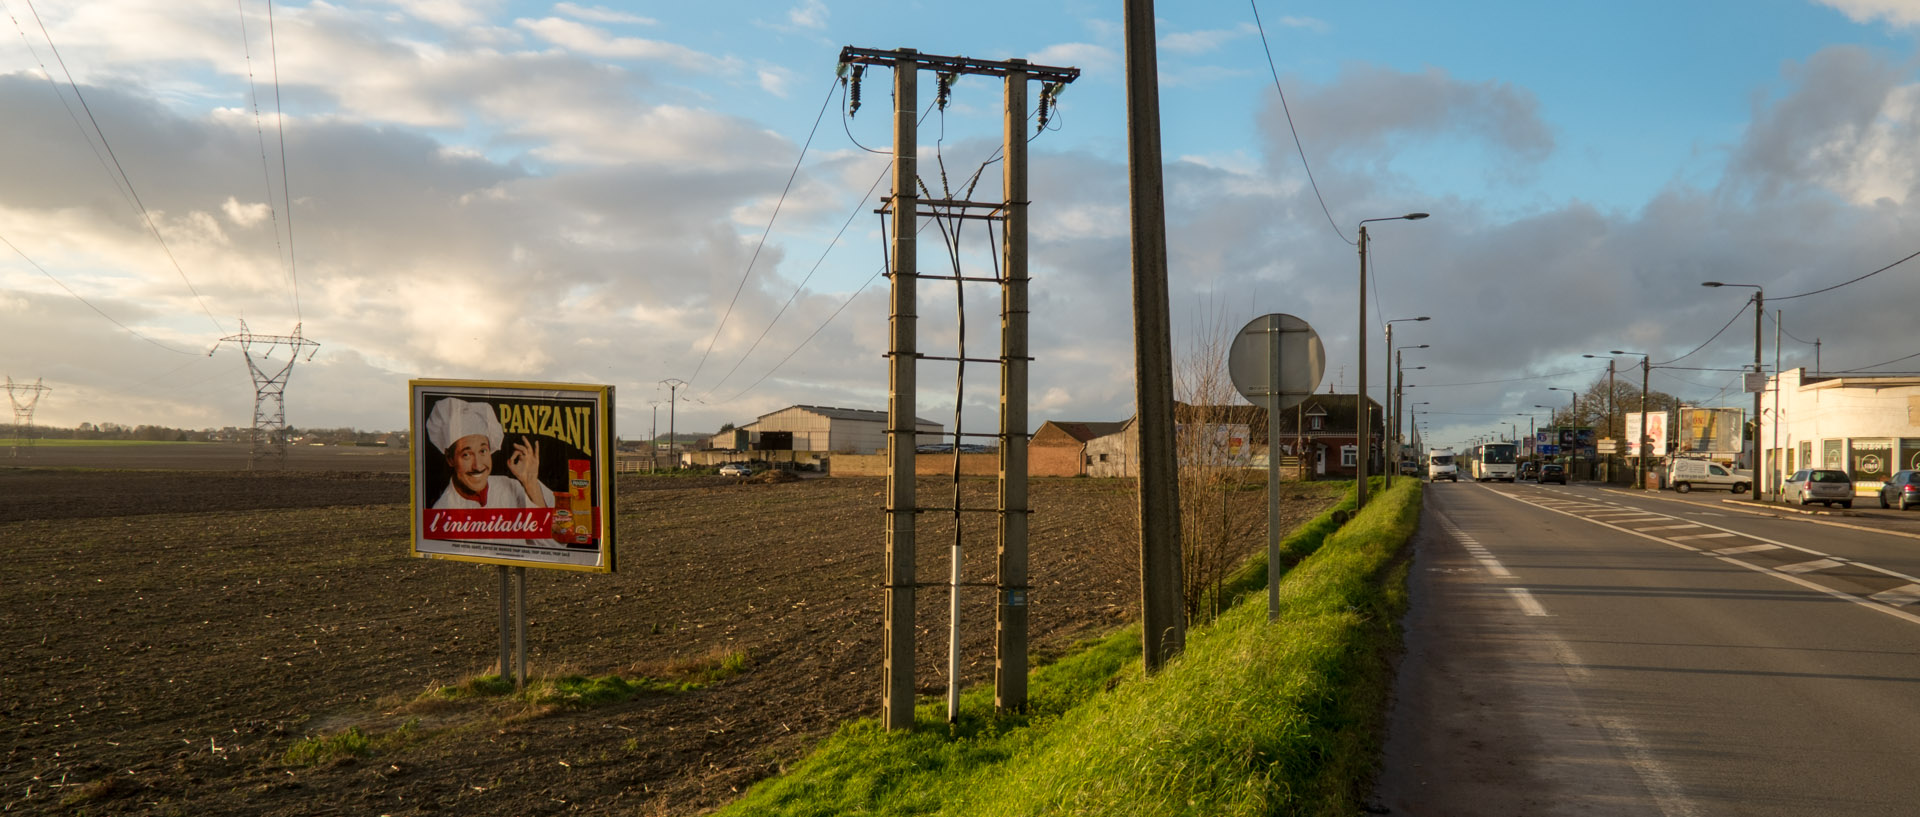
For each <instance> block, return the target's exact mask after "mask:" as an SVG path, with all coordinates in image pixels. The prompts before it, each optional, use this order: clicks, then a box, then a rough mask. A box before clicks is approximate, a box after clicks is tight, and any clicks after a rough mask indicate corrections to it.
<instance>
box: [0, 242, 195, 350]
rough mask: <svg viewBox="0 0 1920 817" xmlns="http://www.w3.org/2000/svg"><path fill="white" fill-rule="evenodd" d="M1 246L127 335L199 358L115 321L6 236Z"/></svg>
mask: <svg viewBox="0 0 1920 817" xmlns="http://www.w3.org/2000/svg"><path fill="white" fill-rule="evenodd" d="M0 244H5V245H7V249H10V250H13V251H14V253H15V254H18V255H19V256H20V257H21V258H22V259H25V260H26V262H27V263H28V264H31V265H32V266H33V268H34V269H37V270H39V271H40V274H41V275H45V276H47V280H49V281H52V282H54V283H55V284H58V285H59V286H60V288H61V289H64V290H66V291H67V294H68V295H72V296H73V297H74V300H77V301H79V302H81V303H83V304H86V305H87V308H88V309H91V310H93V311H94V312H97V313H99V314H100V317H102V318H106V319H107V320H108V321H110V322H112V323H113V325H114V326H118V327H120V328H121V329H125V330H127V334H130V335H132V336H134V337H136V338H139V339H141V340H144V341H146V342H148V343H151V344H153V345H155V346H158V347H160V348H162V349H165V350H167V351H169V352H173V353H174V354H180V355H193V356H195V357H198V356H199V353H198V352H187V351H183V350H180V349H175V348H173V347H171V346H168V345H166V344H164V343H161V342H160V341H157V340H154V339H153V338H150V337H147V336H146V335H142V334H140V333H139V332H136V331H134V329H133V327H131V326H128V325H126V324H124V323H121V322H120V321H119V320H117V319H115V318H114V317H113V316H112V315H109V314H107V313H106V312H105V311H104V310H102V309H101V308H100V307H97V306H94V305H93V302H92V301H89V300H87V299H86V298H83V297H80V293H78V292H74V291H73V288H72V287H69V286H67V284H66V282H64V281H61V280H60V279H59V278H55V277H54V276H53V273H51V272H48V271H47V269H46V267H42V266H40V264H39V262H37V261H34V260H33V259H32V258H31V257H29V256H28V255H27V254H26V253H25V252H22V251H21V250H20V248H19V247H16V246H14V245H13V242H11V241H8V240H7V238H6V236H0Z"/></svg>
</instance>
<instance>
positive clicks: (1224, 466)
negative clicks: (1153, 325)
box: [1174, 309, 1266, 624]
mask: <svg viewBox="0 0 1920 817" xmlns="http://www.w3.org/2000/svg"><path fill="white" fill-rule="evenodd" d="M1234 329H1235V327H1230V326H1227V325H1226V322H1225V315H1224V310H1220V309H1215V310H1214V311H1213V312H1212V314H1211V315H1208V316H1204V317H1203V318H1202V320H1201V321H1200V322H1199V325H1198V326H1197V327H1196V329H1195V331H1194V334H1193V336H1192V337H1191V339H1190V340H1189V341H1188V343H1187V344H1186V348H1185V349H1183V350H1182V353H1181V355H1180V357H1179V359H1178V360H1177V361H1176V362H1175V366H1174V393H1175V398H1176V399H1177V400H1179V401H1181V402H1182V403H1184V404H1186V405H1185V406H1182V407H1179V410H1178V411H1177V412H1176V417H1177V419H1178V422H1179V425H1178V428H1177V430H1176V431H1175V437H1174V442H1175V449H1176V451H1177V452H1178V457H1179V473H1180V477H1179V482H1180V528H1181V531H1180V552H1181V559H1182V562H1183V567H1184V569H1185V574H1184V576H1185V587H1183V588H1182V592H1183V596H1184V598H1185V603H1186V612H1187V621H1188V623H1190V624H1193V623H1199V622H1203V621H1207V620H1210V619H1212V618H1213V617H1214V616H1216V615H1219V613H1220V611H1221V609H1222V607H1223V605H1224V603H1225V600H1224V599H1222V598H1221V595H1222V584H1223V582H1224V581H1225V579H1226V577H1227V574H1228V573H1229V572H1231V571H1232V570H1233V568H1234V566H1235V565H1236V564H1238V563H1239V562H1240V561H1241V560H1242V559H1244V558H1245V557H1246V556H1247V554H1249V553H1251V552H1252V551H1253V549H1254V545H1255V544H1257V543H1258V542H1259V541H1260V540H1259V537H1260V536H1261V535H1262V534H1264V533H1265V528H1264V527H1263V526H1264V525H1265V524H1266V516H1265V515H1264V514H1256V513H1252V512H1251V503H1249V502H1248V501H1247V497H1249V496H1252V495H1254V493H1255V492H1256V491H1257V489H1258V488H1260V487H1263V486H1265V484H1266V475H1265V474H1264V473H1257V472H1256V470H1255V469H1253V468H1251V467H1250V466H1251V465H1252V463H1251V462H1250V455H1251V448H1252V443H1253V432H1254V431H1255V427H1256V426H1258V428H1259V429H1260V430H1262V431H1264V430H1265V427H1266V425H1265V424H1266V415H1265V413H1264V412H1262V411H1260V410H1258V409H1256V408H1255V407H1253V406H1250V405H1247V404H1245V403H1239V402H1238V393H1237V392H1236V391H1235V390H1234V387H1233V382H1232V380H1231V378H1230V377H1229V376H1228V374H1227V351H1228V349H1229V348H1230V347H1231V345H1232V340H1231V339H1232V337H1233V331H1234ZM1236 403H1238V404H1237V405H1236Z"/></svg>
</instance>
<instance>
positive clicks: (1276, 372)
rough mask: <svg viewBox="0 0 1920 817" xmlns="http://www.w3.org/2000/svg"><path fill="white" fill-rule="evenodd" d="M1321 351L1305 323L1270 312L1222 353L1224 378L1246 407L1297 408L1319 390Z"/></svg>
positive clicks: (1323, 360) (1324, 359)
mask: <svg viewBox="0 0 1920 817" xmlns="http://www.w3.org/2000/svg"><path fill="white" fill-rule="evenodd" d="M1326 371H1327V350H1326V348H1325V347H1323V346H1321V345H1320V334H1319V333H1317V332H1315V331H1313V327H1312V326H1309V325H1308V324H1307V322H1306V321H1303V320H1301V319H1299V318H1296V317H1294V316H1292V315H1285V314H1280V313H1273V314H1268V315H1261V316H1260V317H1258V318H1254V319H1253V320H1252V321H1250V322H1248V323H1247V325H1246V326H1244V327H1242V328H1241V329H1240V332H1239V334H1236V335H1234V337H1233V344H1232V346H1231V347H1229V348H1228V350H1227V376H1228V377H1229V378H1231V379H1232V380H1233V387H1234V388H1235V389H1237V390H1239V392H1240V396H1242V397H1245V398H1247V402H1249V403H1252V404H1254V405H1256V406H1259V407H1261V408H1264V409H1269V410H1279V409H1284V408H1291V407H1293V406H1296V405H1299V404H1300V403H1301V402H1302V401H1305V400H1306V399H1307V396H1308V395H1310V394H1313V390H1314V389H1316V388H1319V387H1320V378H1321V376H1322V375H1325V374H1326Z"/></svg>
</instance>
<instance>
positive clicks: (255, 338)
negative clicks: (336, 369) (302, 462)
mask: <svg viewBox="0 0 1920 817" xmlns="http://www.w3.org/2000/svg"><path fill="white" fill-rule="evenodd" d="M220 342H221V343H236V344H239V346H240V355H241V357H244V358H246V360H247V371H248V372H249V373H251V374H252V375H253V446H252V448H250V449H249V450H248V452H247V469H248V470H252V469H253V468H254V466H255V465H256V464H257V463H258V462H259V460H260V456H261V454H262V453H267V454H271V455H273V458H274V461H275V462H277V463H278V464H279V465H280V466H282V467H285V466H286V464H287V380H288V378H290V377H292V375H293V364H294V363H296V362H298V361H299V359H300V353H301V352H306V354H307V359H308V360H312V359H313V354H314V352H317V351H319V350H320V344H319V343H316V342H314V341H311V340H307V339H306V338H303V337H301V336H300V324H297V323H296V324H294V325H293V334H292V335H256V334H254V333H252V332H249V331H247V322H246V321H241V322H240V333H239V334H236V335H228V336H226V337H224V338H221V339H220ZM255 346H265V347H266V348H267V351H266V354H263V355H261V356H260V359H259V360H255V359H254V357H253V347H255ZM279 346H285V347H287V364H286V365H285V366H281V367H280V368H279V369H277V370H274V369H270V368H262V367H261V364H262V363H264V362H265V361H266V360H267V359H268V358H271V357H273V350H274V348H275V347H279ZM214 348H215V349H218V348H219V347H218V346H216V347H214ZM207 355H208V356H209V357H211V356H212V355H213V353H212V352H208V353H207ZM263 443H264V447H265V451H264V452H263V451H262V447H263Z"/></svg>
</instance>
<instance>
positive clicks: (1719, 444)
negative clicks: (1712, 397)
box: [1677, 407, 1747, 457]
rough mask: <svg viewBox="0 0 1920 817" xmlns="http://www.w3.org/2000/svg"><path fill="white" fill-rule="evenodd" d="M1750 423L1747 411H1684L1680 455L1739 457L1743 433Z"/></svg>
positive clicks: (1724, 409)
mask: <svg viewBox="0 0 1920 817" xmlns="http://www.w3.org/2000/svg"><path fill="white" fill-rule="evenodd" d="M1746 421H1747V413H1746V411H1745V410H1744V409H1737V408H1695V407H1686V408H1682V409H1680V428H1679V440H1678V441H1677V442H1679V443H1680V449H1679V451H1680V453H1682V454H1714V455H1720V456H1725V457H1733V456H1738V455H1739V454H1740V450H1741V441H1740V432H1741V429H1743V428H1745V424H1746Z"/></svg>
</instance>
